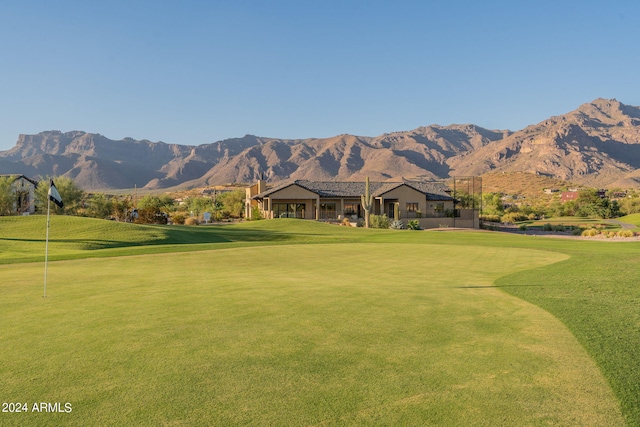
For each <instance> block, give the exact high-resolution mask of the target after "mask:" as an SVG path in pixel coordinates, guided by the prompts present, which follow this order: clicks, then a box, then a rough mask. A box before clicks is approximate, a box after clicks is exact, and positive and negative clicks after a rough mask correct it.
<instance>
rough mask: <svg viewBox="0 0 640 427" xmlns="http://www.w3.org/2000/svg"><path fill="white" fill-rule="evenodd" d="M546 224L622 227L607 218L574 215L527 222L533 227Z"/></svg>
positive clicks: (607, 228) (609, 228)
mask: <svg viewBox="0 0 640 427" xmlns="http://www.w3.org/2000/svg"><path fill="white" fill-rule="evenodd" d="M623 222H624V221H623ZM545 224H551V225H564V226H567V227H569V226H574V227H580V228H591V227H601V228H602V229H606V230H618V229H620V226H619V225H618V224H616V223H611V222H608V220H606V219H597V218H581V217H573V216H563V217H557V218H547V219H540V220H536V221H530V222H528V223H527V225H530V226H532V227H543V226H544V225H545Z"/></svg>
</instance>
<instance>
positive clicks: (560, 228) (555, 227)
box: [553, 225, 567, 231]
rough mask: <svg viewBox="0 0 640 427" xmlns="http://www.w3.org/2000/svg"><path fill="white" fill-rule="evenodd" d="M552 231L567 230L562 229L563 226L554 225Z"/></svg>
mask: <svg viewBox="0 0 640 427" xmlns="http://www.w3.org/2000/svg"><path fill="white" fill-rule="evenodd" d="M553 231H567V229H566V228H565V227H564V225H554V226H553Z"/></svg>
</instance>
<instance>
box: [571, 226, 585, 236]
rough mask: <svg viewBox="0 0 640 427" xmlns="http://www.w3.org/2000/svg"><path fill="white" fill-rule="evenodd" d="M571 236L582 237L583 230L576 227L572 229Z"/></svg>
mask: <svg viewBox="0 0 640 427" xmlns="http://www.w3.org/2000/svg"><path fill="white" fill-rule="evenodd" d="M571 234H572V235H574V236H580V235H582V229H581V228H578V227H574V228H572V229H571Z"/></svg>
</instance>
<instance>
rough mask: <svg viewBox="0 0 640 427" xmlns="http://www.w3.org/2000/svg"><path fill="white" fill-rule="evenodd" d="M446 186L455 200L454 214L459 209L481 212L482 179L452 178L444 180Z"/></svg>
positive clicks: (472, 177)
mask: <svg viewBox="0 0 640 427" xmlns="http://www.w3.org/2000/svg"><path fill="white" fill-rule="evenodd" d="M446 185H447V186H448V187H449V189H450V190H451V196H452V197H453V198H454V199H455V202H454V203H455V210H456V212H458V211H459V210H460V209H472V210H478V211H481V210H482V177H479V176H454V177H451V178H449V179H447V180H446Z"/></svg>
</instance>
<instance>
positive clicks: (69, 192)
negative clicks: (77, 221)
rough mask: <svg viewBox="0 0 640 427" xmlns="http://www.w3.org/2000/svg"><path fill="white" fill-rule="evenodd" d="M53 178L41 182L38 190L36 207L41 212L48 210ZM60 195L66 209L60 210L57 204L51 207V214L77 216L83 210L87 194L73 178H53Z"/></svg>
mask: <svg viewBox="0 0 640 427" xmlns="http://www.w3.org/2000/svg"><path fill="white" fill-rule="evenodd" d="M50 180H51V177H46V178H45V179H43V180H42V181H40V185H38V188H37V189H36V206H37V207H38V209H40V211H41V212H44V211H46V210H47V200H48V199H49V182H50ZM53 181H54V183H55V184H56V188H57V189H58V193H60V197H61V198H62V202H63V203H64V208H59V207H58V206H57V205H56V204H55V203H52V205H51V212H53V213H64V214H71V215H75V214H77V213H78V210H79V209H81V208H82V204H83V201H84V198H85V192H84V191H83V190H82V189H81V188H80V187H78V186H77V185H76V183H75V182H73V180H72V179H71V178H67V177H66V176H57V177H54V178H53Z"/></svg>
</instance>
